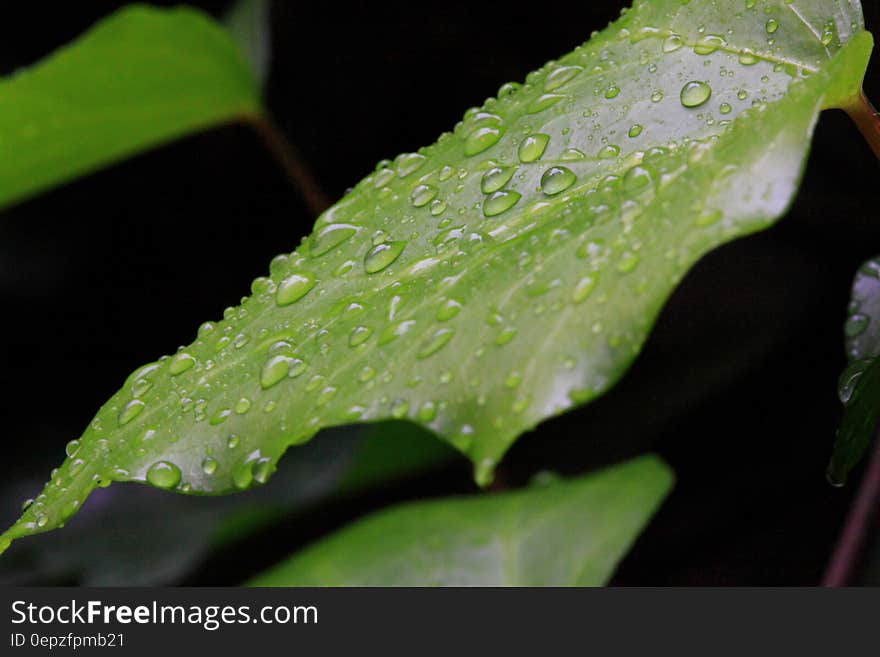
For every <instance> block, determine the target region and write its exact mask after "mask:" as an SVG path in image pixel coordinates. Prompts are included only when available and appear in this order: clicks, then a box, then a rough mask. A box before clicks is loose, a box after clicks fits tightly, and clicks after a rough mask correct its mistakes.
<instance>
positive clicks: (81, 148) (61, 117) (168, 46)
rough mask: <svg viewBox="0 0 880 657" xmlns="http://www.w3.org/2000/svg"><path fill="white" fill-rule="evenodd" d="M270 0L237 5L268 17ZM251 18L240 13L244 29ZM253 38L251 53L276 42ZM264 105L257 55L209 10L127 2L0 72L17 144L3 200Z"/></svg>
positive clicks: (4, 117) (0, 169)
mask: <svg viewBox="0 0 880 657" xmlns="http://www.w3.org/2000/svg"><path fill="white" fill-rule="evenodd" d="M260 6H261V3H259V2H257V3H250V2H249V3H245V5H244V6H243V7H242V8H240V9H239V10H238V11H236V12H235V14H236V15H238V14H243V15H247V16H251V17H252V18H253V20H254V21H258V20H259V11H258V9H259V8H260ZM263 20H264V22H265V19H263ZM243 24H244V23H243V19H241V20H236V21H235V22H234V25H236V26H239V27H237V30H238V32H237V34H238V35H239V36H241V38H244V33H243V32H242V31H241V29H242V28H241V27H240V26H241V25H243ZM246 42H247V43H248V55H249V56H251V57H253V56H255V53H257V52H260V50H261V49H263V50H265V49H266V48H267V46H266V45H265V43H264V41H263V40H260V39H256V38H254V39H248V40H247V41H246ZM261 57H262V60H261V61H262V62H263V63H262V64H261V65H262V66H265V61H267V56H266V54H265V53H264V54H262V55H261ZM263 75H265V71H263ZM260 112H261V109H260V102H259V92H258V89H257V83H256V80H255V78H254V75H253V74H252V72H251V69H250V68H249V66H248V63H247V62H246V61H245V60H244V58H243V57H242V53H241V52H240V51H239V48H238V46H236V43H235V42H234V41H233V40H232V38H231V37H230V36H229V34H228V33H227V32H226V30H224V29H223V28H222V27H221V26H220V25H219V24H217V23H216V22H215V21H214V20H213V19H211V18H210V17H209V16H207V15H206V14H204V13H203V12H201V11H198V10H195V9H190V8H185V7H180V8H176V9H171V10H161V9H156V8H151V7H147V6H143V5H134V6H131V7H128V8H125V9H122V10H120V11H118V12H116V13H115V14H112V15H110V16H108V17H107V18H104V19H102V20H101V21H100V22H98V23H97V24H96V25H95V26H94V27H93V28H92V29H90V30H89V31H88V32H86V33H85V34H83V35H82V36H81V37H79V38H78V39H76V40H75V41H74V42H72V43H71V44H69V45H67V46H65V47H63V48H60V49H58V50H57V51H55V52H54V53H52V54H51V55H49V56H48V57H46V58H45V59H43V60H41V61H40V62H38V63H37V64H35V65H33V66H29V67H25V68H22V69H19V70H17V71H16V72H14V73H13V74H12V75H10V76H8V77H6V78H5V79H3V80H2V81H0V143H2V145H3V149H4V151H5V152H6V153H14V156H13V157H9V156H7V157H4V158H2V159H0V207H3V206H7V205H10V204H12V203H15V202H17V201H21V200H22V199H24V198H27V197H29V196H33V195H34V194H36V193H38V192H40V191H43V190H45V189H47V188H50V187H53V186H55V185H59V184H61V183H64V182H67V181H69V180H72V179H74V178H76V177H78V176H81V175H83V174H85V173H89V172H91V171H94V170H95V169H98V168H100V167H102V166H105V165H107V164H109V163H111V162H114V161H116V160H119V159H121V158H124V157H128V156H131V155H133V154H134V153H137V152H139V151H142V150H144V149H147V148H151V147H155V146H158V145H160V144H162V143H165V142H167V141H169V140H171V139H174V138H176V137H180V136H181V135H185V134H187V133H190V132H193V131H196V130H202V129H205V128H209V127H213V126H216V125H218V124H221V123H226V122H229V121H235V120H241V119H245V118H248V117H256V116H258V115H259V114H260Z"/></svg>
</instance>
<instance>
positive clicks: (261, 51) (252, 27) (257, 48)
mask: <svg viewBox="0 0 880 657" xmlns="http://www.w3.org/2000/svg"><path fill="white" fill-rule="evenodd" d="M269 14H270V7H269V0H238V2H236V3H235V4H233V5H232V7H230V9H229V11H228V12H227V14H226V16H225V18H224V21H223V22H224V23H225V24H226V29H227V30H229V33H230V34H231V35H232V38H233V39H234V40H235V42H236V43H237V44H238V47H239V49H240V50H241V53H242V55H244V58H245V59H246V60H247V62H248V64H250V67H251V72H252V73H253V75H254V78H256V80H257V81H258V82H259V83H260V86H261V87H264V86H265V84H266V80H267V78H268V77H269V60H270V55H271V36H272V30H271V28H270V25H269Z"/></svg>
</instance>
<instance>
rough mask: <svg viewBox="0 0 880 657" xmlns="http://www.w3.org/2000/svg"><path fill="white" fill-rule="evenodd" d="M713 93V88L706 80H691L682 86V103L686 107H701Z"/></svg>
mask: <svg viewBox="0 0 880 657" xmlns="http://www.w3.org/2000/svg"><path fill="white" fill-rule="evenodd" d="M711 95H712V88H711V87H710V86H709V85H708V84H706V83H705V82H702V81H698V80H691V81H690V82H688V83H687V84H685V85H684V86H683V87H682V88H681V104H682V105H684V106H685V107H699V106H700V105H702V104H703V103H705V102H706V101H707V100H709V96H711Z"/></svg>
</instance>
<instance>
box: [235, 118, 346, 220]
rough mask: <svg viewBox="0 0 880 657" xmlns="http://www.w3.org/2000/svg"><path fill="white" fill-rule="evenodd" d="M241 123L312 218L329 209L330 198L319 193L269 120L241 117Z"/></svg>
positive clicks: (303, 164)
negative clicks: (251, 133)
mask: <svg viewBox="0 0 880 657" xmlns="http://www.w3.org/2000/svg"><path fill="white" fill-rule="evenodd" d="M242 121H243V122H244V123H245V124H247V125H249V126H251V127H252V128H253V129H254V130H255V131H256V133H257V135H259V137H260V139H261V140H262V141H263V145H264V146H265V147H266V149H267V150H268V151H269V152H270V153H271V154H272V156H273V157H274V158H275V161H276V162H277V163H278V165H279V166H280V167H281V169H282V170H283V171H284V173H285V175H286V176H287V178H288V180H290V182H291V183H292V184H293V186H294V187H296V189H297V190H298V191H299V193H300V194H301V195H302V197H303V200H304V201H305V203H306V206H308V208H309V210H310V211H311V212H312V213H313V214H314V216H318V215H319V214H321V213H322V212H323V211H324V210H326V209H327V208H328V207H330V199H329V198H328V197H327V195H326V194H325V193H324V192H323V191H322V190H321V187H320V185H318V182H317V180H316V179H315V177H314V176H313V175H312V172H311V170H310V169H309V167H308V166H307V165H306V163H305V162H304V161H303V160H302V158H301V157H300V155H299V153H298V152H297V150H296V149H295V148H294V147H293V144H291V143H290V141H289V140H288V139H287V137H285V136H284V133H283V132H281V130H279V129H278V127H277V126H276V125H275V123H274V121H272V118H271V117H269V116H265V115H259V116H245V117H242Z"/></svg>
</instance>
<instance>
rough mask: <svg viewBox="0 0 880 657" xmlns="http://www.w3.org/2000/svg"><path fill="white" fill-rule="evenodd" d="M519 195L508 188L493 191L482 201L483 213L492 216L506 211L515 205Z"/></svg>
mask: <svg viewBox="0 0 880 657" xmlns="http://www.w3.org/2000/svg"><path fill="white" fill-rule="evenodd" d="M521 197H522V196H521V194H520V193H519V192H514V191H510V190H503V191H500V192H495V193H493V194H491V195H490V196H489V197H488V198H487V199H486V200H485V201H483V214H484V215H485V216H487V217H494V216H496V215H499V214H501V213H502V212H506V211H507V210H509V209H510V208H512V207H513V206H514V205H516V203H517V201H519V199H520V198H521Z"/></svg>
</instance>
